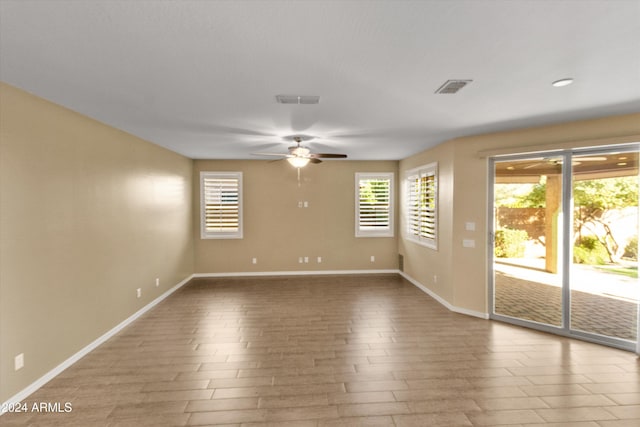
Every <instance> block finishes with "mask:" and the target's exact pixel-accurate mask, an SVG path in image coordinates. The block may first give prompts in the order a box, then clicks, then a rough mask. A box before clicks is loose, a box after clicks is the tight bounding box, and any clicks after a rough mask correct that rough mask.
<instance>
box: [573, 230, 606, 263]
mask: <svg viewBox="0 0 640 427" xmlns="http://www.w3.org/2000/svg"><path fill="white" fill-rule="evenodd" d="M608 261H609V254H608V253H607V249H606V248H605V247H604V245H603V244H602V243H601V242H600V240H598V238H597V237H595V236H583V237H581V238H580V240H578V241H577V242H576V244H575V246H574V247H573V262H574V263H576V264H589V265H604V264H606V263H607V262H608Z"/></svg>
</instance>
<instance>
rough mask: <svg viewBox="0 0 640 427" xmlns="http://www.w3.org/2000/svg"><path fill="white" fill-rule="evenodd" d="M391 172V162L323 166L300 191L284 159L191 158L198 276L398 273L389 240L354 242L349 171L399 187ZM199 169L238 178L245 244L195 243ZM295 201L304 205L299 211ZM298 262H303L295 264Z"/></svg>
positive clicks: (306, 172) (306, 174)
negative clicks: (379, 176)
mask: <svg viewBox="0 0 640 427" xmlns="http://www.w3.org/2000/svg"><path fill="white" fill-rule="evenodd" d="M397 168H398V162H396V161H371V162H358V161H345V160H335V161H325V162H323V163H322V164H320V165H309V166H307V167H305V168H304V169H303V170H302V175H301V185H300V186H299V187H298V181H297V176H296V170H295V169H294V168H293V167H292V166H291V165H289V164H288V163H287V162H285V161H276V162H270V161H265V160H237V161H233V160H219V161H214V160H196V161H195V168H194V169H195V170H194V178H193V189H194V190H193V191H194V192H193V200H194V209H193V215H194V216H193V221H194V224H195V227H194V239H195V248H196V250H195V253H196V258H195V271H196V273H202V274H206V273H225V272H268V271H301V270H302V271H304V270H307V271H318V270H324V271H327V270H328V271H332V270H370V269H375V270H379V269H397V268H398V250H397V240H396V238H395V237H392V238H389V237H379V238H356V237H355V173H356V172H394V173H395V174H396V181H397ZM200 171H241V172H242V173H243V186H244V197H243V200H244V238H243V239H204V240H203V239H200V228H199V224H200V198H199V193H198V192H199V182H198V180H199V172H200ZM299 201H308V202H309V207H308V208H298V202H299ZM396 235H397V233H396ZM371 255H373V256H375V262H374V263H372V262H371V261H370V257H371ZM300 256H303V257H304V256H308V257H309V263H308V264H299V263H298V258H299V257H300ZM319 256H320V257H322V263H320V264H319V263H317V257H319ZM253 257H255V258H257V259H258V263H257V264H255V265H254V264H252V263H251V260H252V258H253Z"/></svg>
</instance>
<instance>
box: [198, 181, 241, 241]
mask: <svg viewBox="0 0 640 427" xmlns="http://www.w3.org/2000/svg"><path fill="white" fill-rule="evenodd" d="M200 207H201V237H202V238H203V239H241V238H242V172H200Z"/></svg>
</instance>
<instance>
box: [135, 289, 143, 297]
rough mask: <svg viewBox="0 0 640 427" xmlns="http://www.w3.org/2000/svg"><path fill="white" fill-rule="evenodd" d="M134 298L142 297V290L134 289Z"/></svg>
mask: <svg viewBox="0 0 640 427" xmlns="http://www.w3.org/2000/svg"><path fill="white" fill-rule="evenodd" d="M136 296H137V297H138V298H140V297H141V296H142V288H138V289H136Z"/></svg>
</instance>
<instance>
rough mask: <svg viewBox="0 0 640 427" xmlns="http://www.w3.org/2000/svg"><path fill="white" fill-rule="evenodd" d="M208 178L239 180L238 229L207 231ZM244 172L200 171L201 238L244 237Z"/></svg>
mask: <svg viewBox="0 0 640 427" xmlns="http://www.w3.org/2000/svg"><path fill="white" fill-rule="evenodd" d="M206 179H235V180H237V189H238V191H237V199H238V201H237V205H238V229H237V230H234V231H207V230H206V210H205V207H206V201H205V197H206V196H205V191H204V190H205V180H206ZM242 193H243V191H242V172H210V171H201V172H200V238H201V239H242V238H243V226H242V220H243V215H242V208H243V202H242V195H243V194H242Z"/></svg>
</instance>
